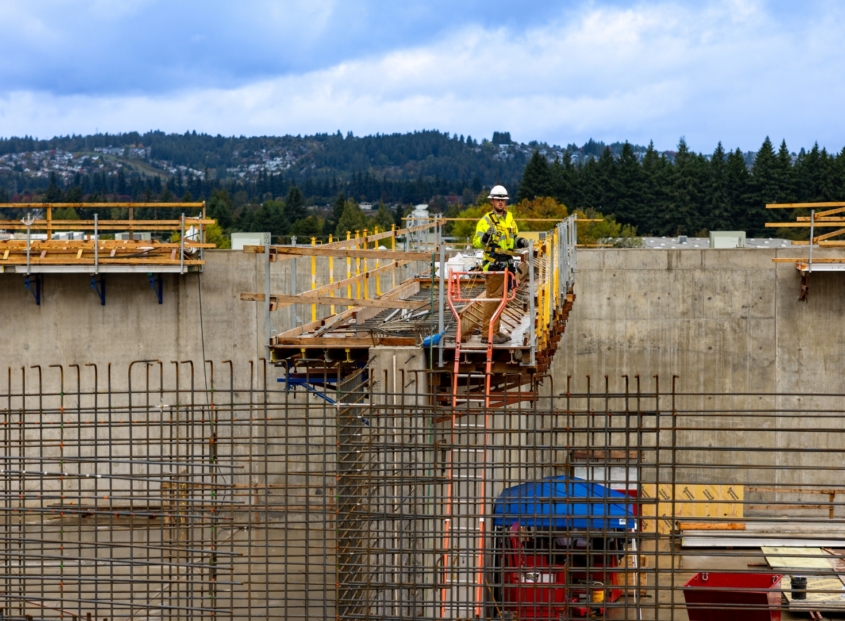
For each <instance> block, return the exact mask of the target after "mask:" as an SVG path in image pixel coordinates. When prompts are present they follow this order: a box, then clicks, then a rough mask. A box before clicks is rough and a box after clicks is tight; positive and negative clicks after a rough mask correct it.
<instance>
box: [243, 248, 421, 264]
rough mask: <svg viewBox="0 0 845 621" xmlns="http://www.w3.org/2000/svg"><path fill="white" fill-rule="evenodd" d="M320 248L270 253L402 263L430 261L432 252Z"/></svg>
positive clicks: (262, 250) (258, 250)
mask: <svg viewBox="0 0 845 621" xmlns="http://www.w3.org/2000/svg"><path fill="white" fill-rule="evenodd" d="M327 245H328V244H324V245H322V246H273V247H272V252H273V253H274V254H276V255H277V256H278V255H291V256H299V257H351V258H353V259H387V260H397V261H399V260H404V261H431V257H432V255H433V254H434V253H433V252H404V251H401V250H369V249H368V250H360V249H353V250H350V249H348V248H327V247H326V246H327ZM244 252H248V253H250V252H255V253H258V254H261V253H263V252H264V246H244Z"/></svg>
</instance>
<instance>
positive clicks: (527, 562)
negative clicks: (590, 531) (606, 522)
mask: <svg viewBox="0 0 845 621" xmlns="http://www.w3.org/2000/svg"><path fill="white" fill-rule="evenodd" d="M504 539H505V541H504V550H503V553H502V574H503V584H502V607H503V609H504V610H505V611H507V612H511V613H513V614H514V615H515V616H517V618H519V619H550V620H551V619H554V620H555V621H557V620H558V619H573V618H579V617H588V616H590V615H593V614H602V613H603V612H604V604H605V603H606V602H614V601H616V600H617V599H619V598H620V597H621V596H622V593H623V590H622V589H621V588H613V587H618V586H620V585H621V584H622V582H623V580H624V577H623V576H620V575H619V573H617V572H616V571H613V569H614V568H616V567H619V564H620V562H621V559H622V557H623V556H624V555H625V551H624V550H623V549H621V547H622V546H621V544H620V539H619V538H617V537H608V538H607V539H605V538H602V537H591V538H589V539H588V538H587V533H584V532H574V531H562V532H560V533H551V534H550V533H549V532H548V531H546V532H543V533H538V534H537V536H532V534H531V533H530V532H526V530H525V529H520V530H519V531H518V532H514V533H510V534H508V535H507V536H506V537H505V538H504Z"/></svg>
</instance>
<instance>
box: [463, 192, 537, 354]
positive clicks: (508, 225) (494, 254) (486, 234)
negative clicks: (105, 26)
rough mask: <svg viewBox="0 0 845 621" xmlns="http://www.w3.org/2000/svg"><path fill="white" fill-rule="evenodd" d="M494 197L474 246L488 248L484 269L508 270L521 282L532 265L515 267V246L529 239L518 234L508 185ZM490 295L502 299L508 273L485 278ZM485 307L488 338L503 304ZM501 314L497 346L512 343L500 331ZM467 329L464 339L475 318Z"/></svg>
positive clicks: (484, 330)
mask: <svg viewBox="0 0 845 621" xmlns="http://www.w3.org/2000/svg"><path fill="white" fill-rule="evenodd" d="M487 198H489V199H490V204H491V205H492V207H493V209H491V210H490V211H489V212H488V213H486V214H484V216H483V217H482V218H481V219H480V220H479V221H478V224H477V225H476V227H475V235H474V236H473V238H472V245H473V246H474V247H475V248H482V249H484V263H483V266H482V269H483V270H484V271H485V272H504V271H508V272H510V273H511V274H514V275H515V276H516V277H517V282H521V281H522V278H523V277H524V276H525V275H526V274H527V273H528V266H527V265H526V263H525V261H522V262H521V263H520V265H519V269H518V270H516V269H515V268H514V253H513V251H514V249H515V248H527V247H528V240H527V239H525V238H524V237H518V236H517V235H518V233H519V229H518V228H517V226H516V222H515V221H514V219H513V216H512V215H511V214H510V213H509V212H508V191H507V190H506V189H505V188H504V186H501V185H497V186H494V187H493V189H492V190H490V194H489V196H488V197H487ZM485 288H486V294H485V297H486V298H489V299H501V298H502V296H503V295H504V294H505V275H504V274H490V275H489V276H487V277H486V279H485ZM483 306H484V310H483V313H482V317H481V325H480V328H481V339H482V340H483V341H487V340H488V338H489V334H488V332H489V330H490V320H491V319H492V318H493V313H495V312H496V308H497V307H498V306H499V303H498V302H485V303H484V305H483ZM500 320H501V317H497V318H496V322H495V325H494V326H493V343H494V344H496V345H504V344H505V343H509V342H510V340H511V337H509V336H507V335H506V334H502V333H501V332H499V326H500ZM467 323H468V325H467V326H466V331H465V332H464V335H463V338H464V340H466V339H468V338H469V337H470V336H471V335H472V331H473V330H474V328H475V325H471V320H470V321H469V322H467Z"/></svg>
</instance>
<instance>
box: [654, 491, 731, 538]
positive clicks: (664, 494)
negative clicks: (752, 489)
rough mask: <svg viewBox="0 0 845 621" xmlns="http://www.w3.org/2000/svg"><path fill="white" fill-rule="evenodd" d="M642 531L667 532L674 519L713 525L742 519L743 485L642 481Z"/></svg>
mask: <svg viewBox="0 0 845 621" xmlns="http://www.w3.org/2000/svg"><path fill="white" fill-rule="evenodd" d="M641 490H642V492H641V493H642V499H643V501H644V503H647V504H643V507H642V509H643V517H646V518H649V517H654V518H656V519H653V520H649V519H646V520H643V531H644V532H655V531H656V532H658V533H661V534H665V533H668V532H671V531H672V529H673V527H674V522H677V521H678V520H681V521H694V522H706V521H707V520H708V519H712V520H713V524H718V523H719V522H720V521H725V520H727V521H730V522H732V523H737V522H742V520H743V515H744V513H743V501H744V498H745V488H744V487H743V486H742V485H737V484H723V485H715V484H701V485H694V484H691V483H677V484H676V485H675V486H674V487H673V486H672V485H671V484H661V485H655V484H653V483H651V484H643V485H642V487H641Z"/></svg>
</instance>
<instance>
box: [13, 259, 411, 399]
mask: <svg viewBox="0 0 845 621" xmlns="http://www.w3.org/2000/svg"><path fill="white" fill-rule="evenodd" d="M294 263H295V264H296V276H297V278H296V290H297V292H302V291H306V290H309V289H311V261H310V259H305V258H300V259H298V260H296V261H294V260H290V259H289V260H282V261H279V262H277V263H273V264H271V279H272V286H271V289H272V291H273V292H274V293H285V294H288V293H291V290H292V280H291V273H292V269H293V265H294ZM316 263H317V286H321V285H324V284H327V283H328V282H329V268H328V260H327V259H326V258H322V257H321V258H318V259H317V262H316ZM370 267H371V268H372V267H373V262H372V261H370ZM334 268H335V269H334V279H335V281H337V280H341V279H343V278H345V277H346V263H345V260H342V259H336V260H335V261H334ZM362 269H363V266H362ZM410 269H411V268H410V267H409V268H400V270H399V271H397V278H400V277H401V278H405V277H407V276H408V275H410V274H411V273H412V272H411V271H410ZM352 271H353V273H354V272H355V265H354V261H353V265H352ZM382 278H383V280H382V283H383V285H384V286H385V287H387V286H388V284H389V282H390V275H385V276H383V277H382ZM371 280H373V282H371V295H374V294H375V282H374V279H371ZM263 291H264V257H263V255H255V254H244V253H242V252H233V251H228V250H218V251H208V252H207V253H206V265H205V271H204V272H203V273H202V275H199V276H198V275H197V274H188V275H186V276H176V275H170V274H167V275H164V303H163V304H159V303H158V300H157V298H156V296H155V294H154V293H153V291H152V290H151V289H150V285H149V279H148V277H147V276H146V275H143V274H138V275H134V274H125V275H124V274H115V275H109V276H107V277H106V305H105V306H102V305H101V304H100V300H99V298H98V297H97V294H96V293H95V292H94V291H93V290H92V289H91V286H90V277H89V276H87V275H83V274H62V275H58V274H56V275H53V274H47V275H45V276H44V290H43V295H42V300H41V305H40V306H36V304H35V301H34V299H33V297H32V295H31V294H30V293H29V292H27V291H26V290H25V289H24V285H23V277H22V276H21V275H16V274H0V318H2V319H0V369H3V370H5V369H4V367H12V368H13V369H14V370H15V377H17V376H18V374H19V370H20V367H22V366H23V367H26V368H27V369H29V367H30V366H31V365H37V364H40V365H42V366H44V367H47V365H50V364H62V365H65V366H66V365H69V364H85V363H94V364H97V365H99V366H100V368H101V369H104V368H105V366H106V365H107V364H108V363H109V362H111V363H112V366H113V368H114V369H115V370H116V372H119V374H120V377H121V378H122V377H123V376H124V375H125V372H126V367H127V366H128V364H129V363H130V362H131V361H133V360H145V359H150V360H161V361H163V362H164V363H165V364H169V363H170V361H171V360H193V361H194V362H195V363H196V364H197V365H199V361H200V360H202V359H206V360H214V361H215V362H216V363H218V362H219V361H222V360H232V361H233V362H234V366H235V368H236V369H242V368H244V367H245V366H246V364H247V363H248V361H250V360H257V359H258V358H260V357H263V356H265V355H266V354H265V351H266V350H265V347H264V344H265V330H264V304H263V302H241V301H240V300H239V296H240V294H241V293H242V292H263ZM338 295H343V296H345V295H346V290H345V289H344V290H342V291H341V292H339V294H338ZM353 295H354V292H353ZM200 298H201V299H202V305H200ZM296 310H297V315H298V318H299V320H300V321H302V322H309V321H311V317H312V315H311V306H310V305H297V307H296ZM329 311H330V308H329V307H328V306H318V307H317V312H318V317H323V316H326V315H327V314H329ZM200 317H202V330H201V329H200V326H201V324H200ZM293 321H294V317H293V311H292V307H285V308H282V309H280V310H278V311H277V312H274V313H273V314H272V315H271V324H272V326H273V328H274V329H276V330H277V331H283V330H286V329H289V328H290V327H292V326H293V325H294V323H293ZM203 337H204V338H203ZM203 345H204V350H203ZM3 375H5V373H3ZM53 375H56V376H58V373H57V372H55V373H54V372H49V373H47V372H45V386H47V385H49V384H50V382H52V379H53V377H52V376H53ZM88 375H91V373H83V383H85V381H86V379H87V376H88ZM4 384H5V381H4V380H2V379H0V385H4ZM122 385H123V384H121V386H122Z"/></svg>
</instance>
